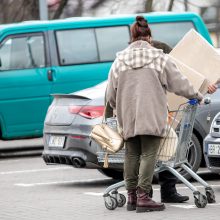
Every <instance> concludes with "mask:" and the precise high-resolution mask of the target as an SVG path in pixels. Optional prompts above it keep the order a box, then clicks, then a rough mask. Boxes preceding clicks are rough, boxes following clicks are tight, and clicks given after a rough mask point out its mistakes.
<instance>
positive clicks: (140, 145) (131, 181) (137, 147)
mask: <svg viewBox="0 0 220 220" xmlns="http://www.w3.org/2000/svg"><path fill="white" fill-rule="evenodd" d="M160 141H161V137H157V136H150V135H138V136H135V137H132V138H129V139H128V140H126V141H125V161H124V180H125V187H126V189H127V190H132V189H136V188H137V187H140V188H142V189H143V190H144V191H146V193H149V192H150V190H151V183H152V179H153V174H154V167H155V163H156V156H157V152H158V149H159V146H160Z"/></svg>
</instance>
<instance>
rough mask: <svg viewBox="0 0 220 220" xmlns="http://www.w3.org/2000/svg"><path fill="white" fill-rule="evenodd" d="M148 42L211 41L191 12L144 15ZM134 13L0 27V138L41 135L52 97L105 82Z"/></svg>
mask: <svg viewBox="0 0 220 220" xmlns="http://www.w3.org/2000/svg"><path fill="white" fill-rule="evenodd" d="M144 16H145V17H146V18H147V19H148V21H149V23H150V27H151V29H152V34H153V38H154V39H155V40H159V41H163V42H165V43H167V44H168V45H170V46H171V47H173V46H175V44H176V43H177V42H178V41H179V40H180V39H181V38H182V37H183V35H184V34H185V33H186V32H188V31H189V30H190V29H191V28H194V29H195V30H197V31H198V32H199V33H200V34H201V35H202V36H203V37H204V38H205V39H206V40H207V41H208V42H210V43H211V39H210V36H209V33H208V31H207V29H206V27H205V25H204V23H203V21H202V20H201V18H200V17H199V16H198V15H197V14H194V13H182V14H180V13H150V14H144ZM135 17H136V15H130V16H128V15H126V16H125V15H120V16H112V17H102V18H87V17H82V18H71V19H64V20H54V21H28V22H22V23H16V24H9V25H0V133H1V138H2V139H14V138H24V137H34V136H35V137H36V136H41V135H42V130H43V122H44V118H45V115H46V112H47V109H48V106H49V105H50V103H51V101H52V97H51V96H50V94H52V93H70V92H74V91H77V90H81V89H84V88H87V87H91V86H93V85H95V84H97V83H99V82H101V81H104V80H105V79H106V78H107V75H108V71H109V68H110V66H111V63H112V61H113V60H114V58H115V54H116V52H117V51H119V50H122V49H124V48H125V47H126V46H127V45H128V43H129V41H130V33H129V25H130V24H131V23H133V21H134V20H135Z"/></svg>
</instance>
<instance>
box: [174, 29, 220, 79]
mask: <svg viewBox="0 0 220 220" xmlns="http://www.w3.org/2000/svg"><path fill="white" fill-rule="evenodd" d="M170 55H171V56H173V57H174V58H176V59H177V60H179V61H180V62H182V63H184V64H185V65H187V66H189V67H190V68H192V69H194V70H195V71H197V72H198V73H200V74H201V75H203V76H204V77H205V78H207V79H208V80H209V81H210V82H211V83H215V82H216V81H217V80H218V79H219V78H220V54H219V53H218V52H217V50H216V49H215V48H214V47H213V46H212V45H210V44H209V43H208V42H207V41H206V40H205V39H204V38H203V37H202V36H201V35H200V34H199V33H198V32H196V31H195V30H194V29H191V30H190V31H189V32H188V33H186V35H185V36H184V37H183V38H182V39H181V40H180V41H179V43H178V44H177V45H176V46H175V47H174V48H173V50H172V51H171V53H170Z"/></svg>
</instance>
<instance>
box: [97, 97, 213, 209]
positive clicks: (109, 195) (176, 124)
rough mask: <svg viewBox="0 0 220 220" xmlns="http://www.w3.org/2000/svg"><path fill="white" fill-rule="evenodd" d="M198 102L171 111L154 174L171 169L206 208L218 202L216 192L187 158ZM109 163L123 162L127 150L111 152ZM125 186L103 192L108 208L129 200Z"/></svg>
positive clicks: (100, 157) (101, 158) (100, 156)
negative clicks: (194, 183)
mask: <svg viewBox="0 0 220 220" xmlns="http://www.w3.org/2000/svg"><path fill="white" fill-rule="evenodd" d="M197 106H198V101H197V100H196V99H192V100H189V101H188V102H187V103H184V104H182V105H180V107H179V109H178V110H176V111H172V112H170V113H169V119H168V123H167V128H166V136H165V138H164V139H163V140H162V141H161V145H160V148H159V150H158V155H157V162H156V165H155V173H159V172H162V171H165V170H168V171H170V172H171V173H172V174H173V175H175V176H176V177H177V178H178V179H179V180H180V181H182V182H183V183H184V184H185V185H186V186H187V187H188V188H189V189H191V190H192V191H193V196H194V202H195V205H196V206H197V207H198V208H204V207H205V206H206V205H207V202H208V203H215V194H214V191H213V189H212V188H211V186H210V185H208V184H207V183H206V182H205V181H204V180H203V179H202V178H201V177H199V176H198V175H197V174H196V173H195V172H194V171H192V169H191V166H190V164H189V163H188V161H187V158H188V153H189V144H188V143H189V142H190V140H191V136H192V131H193V125H194V121H195V114H196V109H197ZM97 156H98V161H99V163H103V162H104V159H105V152H104V151H99V152H97ZM108 160H109V161H108V162H109V164H115V163H123V162H124V149H122V150H121V151H119V152H118V153H116V154H112V155H109V158H108ZM180 170H185V171H186V172H187V173H188V174H189V175H190V176H191V177H192V178H194V179H195V180H197V181H198V182H199V183H200V184H201V185H203V186H204V188H205V194H206V195H204V194H202V193H201V192H200V191H199V190H198V189H197V188H196V187H195V186H194V185H192V184H191V183H190V182H189V181H188V180H187V179H185V178H184V177H183V176H182V175H181V173H180ZM124 185H125V182H124V181H121V182H118V183H116V184H113V185H111V186H109V187H108V188H107V189H106V190H105V193H104V195H103V197H104V202H105V206H106V208H107V209H109V210H114V209H115V208H116V207H122V206H123V205H124V204H125V203H126V197H125V196H124V195H123V194H121V193H118V189H119V188H120V187H123V186H124Z"/></svg>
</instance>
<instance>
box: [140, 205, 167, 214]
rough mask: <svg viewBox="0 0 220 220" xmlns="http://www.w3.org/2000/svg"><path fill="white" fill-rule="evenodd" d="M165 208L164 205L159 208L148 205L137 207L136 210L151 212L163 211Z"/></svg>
mask: <svg viewBox="0 0 220 220" xmlns="http://www.w3.org/2000/svg"><path fill="white" fill-rule="evenodd" d="M164 209H165V206H162V207H160V208H150V207H137V208H136V212H137V213H140V212H152V211H163V210H164Z"/></svg>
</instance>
